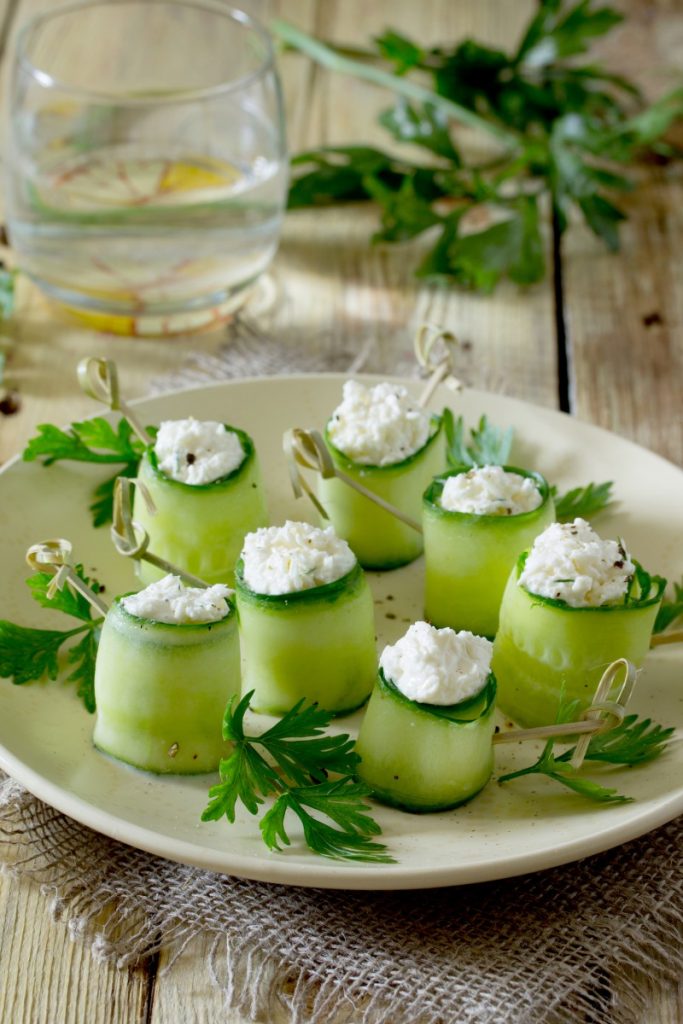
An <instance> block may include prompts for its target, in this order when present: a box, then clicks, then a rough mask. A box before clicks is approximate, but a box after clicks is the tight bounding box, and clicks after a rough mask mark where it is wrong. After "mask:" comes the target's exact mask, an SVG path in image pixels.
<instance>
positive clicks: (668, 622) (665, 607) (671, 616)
mask: <svg viewBox="0 0 683 1024" xmlns="http://www.w3.org/2000/svg"><path fill="white" fill-rule="evenodd" d="M682 615H683V579H681V582H680V583H674V584H673V597H671V598H669V597H667V596H666V595H665V596H664V600H663V601H662V605H661V608H660V609H659V611H658V613H657V618H656V619H655V624H654V628H653V630H652V632H653V633H663V632H664V630H665V629H668V628H669V626H673V624H674V622H676V620H677V619H680V617H681V616H682Z"/></svg>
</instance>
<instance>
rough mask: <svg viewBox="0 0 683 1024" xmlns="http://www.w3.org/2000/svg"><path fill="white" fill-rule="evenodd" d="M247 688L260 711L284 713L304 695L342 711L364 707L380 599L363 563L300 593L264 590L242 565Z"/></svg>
mask: <svg viewBox="0 0 683 1024" xmlns="http://www.w3.org/2000/svg"><path fill="white" fill-rule="evenodd" d="M236 596H237V609H238V613H239V618H240V634H241V642H242V651H243V655H244V669H243V692H244V693H247V692H249V690H253V691H254V696H253V697H252V701H251V706H252V708H253V710H254V711H259V712H262V713H265V714H271V715H281V714H284V713H285V712H287V711H289V709H290V708H291V707H292V706H293V705H294V704H296V702H297V701H299V700H302V699H304V700H306V701H310V702H317V703H318V704H319V705H320V706H321V707H323V708H325V710H327V711H330V712H332V713H333V714H336V715H343V714H348V713H350V712H351V711H355V710H356V708H358V707H360V706H361V705H362V704H364V703H365V701H366V700H367V698H368V695H369V694H370V691H371V690H372V687H373V683H374V680H375V674H376V672H377V653H376V648H375V628H374V614H373V603H372V595H371V593H370V588H369V586H368V583H367V580H366V579H365V576H364V574H363V571H362V569H361V568H360V566H358V565H357V566H356V567H355V568H354V569H353V570H352V571H351V573H349V574H348V576H346V577H344V578H343V580H338V581H335V583H331V584H327V585H326V586H322V587H316V588H314V589H312V590H310V591H301V592H299V593H297V594H292V595H288V594H283V595H274V596H270V595H258V594H255V593H254V592H253V591H251V590H249V588H248V587H246V585H245V584H244V582H243V580H242V579H241V577H240V571H239V569H238V573H237V591H236Z"/></svg>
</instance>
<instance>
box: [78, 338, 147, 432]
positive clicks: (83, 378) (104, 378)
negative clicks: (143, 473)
mask: <svg viewBox="0 0 683 1024" xmlns="http://www.w3.org/2000/svg"><path fill="white" fill-rule="evenodd" d="M76 372H77V374H78V383H79V384H80V386H81V390H82V391H84V392H85V394H86V395H89V396H90V398H94V399H95V401H96V402H101V403H102V404H103V405H106V406H108V408H110V409H111V410H112V411H113V412H120V413H122V415H123V416H124V417H125V419H126V420H128V422H129V424H130V425H131V427H132V429H133V431H134V432H135V434H136V435H137V437H138V438H139V439H140V441H142V443H143V444H144V445H145V447H147V446H148V445H150V444H152V443H153V438H152V437H150V435H149V434H148V433H147V431H146V430H145V428H144V427H143V425H142V424H141V423H140V421H139V420H138V418H137V416H136V415H135V413H134V412H133V410H132V409H131V408H130V406H129V405H128V403H127V402H125V401H124V400H123V399H122V398H121V394H120V391H119V374H118V370H117V368H116V363H115V362H114V361H113V360H112V359H98V358H97V357H96V356H86V358H85V359H81V361H80V363H79V364H78V369H77V371H76Z"/></svg>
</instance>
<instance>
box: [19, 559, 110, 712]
mask: <svg viewBox="0 0 683 1024" xmlns="http://www.w3.org/2000/svg"><path fill="white" fill-rule="evenodd" d="M74 569H75V572H76V573H77V574H78V575H79V576H80V578H81V579H82V580H83V581H84V582H85V583H87V584H89V585H90V586H91V587H92V589H93V590H94V591H95V593H98V592H99V590H100V589H101V587H100V584H99V583H98V582H97V580H91V579H89V578H88V576H86V575H85V573H84V571H83V566H82V565H77V566H75V567H74ZM52 580H53V577H52V576H51V575H50V574H49V573H44V572H37V573H34V575H33V576H30V577H29V578H28V580H27V581H26V582H27V584H28V586H29V587H30V589H31V594H32V596H33V598H34V600H36V601H37V602H38V604H39V605H41V606H42V607H43V608H51V609H53V610H54V611H60V612H63V613H64V614H65V615H69V616H71V617H72V618H75V619H78V620H79V621H80V623H81V625H79V626H76V627H74V628H72V629H64V630H56V629H30V628H28V627H26V626H19V625H17V624H16V623H13V622H8V621H6V620H5V619H0V676H2V677H3V678H11V679H12V681H13V682H14V683H15V684H17V685H21V684H23V683H30V682H33V681H35V680H38V679H43V678H44V677H45V676H47V678H48V679H56V678H57V675H58V672H59V660H58V659H59V653H60V651H61V650H62V648H63V646H64V644H66V642H67V640H71V639H72V638H73V637H77V636H80V637H81V639H80V640H79V641H78V643H76V644H73V645H72V646H70V647H69V648H68V649H67V651H66V659H67V663H68V664H69V665H73V671H72V672H71V674H70V675H69V676H67V682H71V683H75V684H76V692H77V694H78V696H79V697H80V699H81V700H82V701H83V704H84V705H85V707H86V709H87V710H88V711H89V712H90V713H92V712H94V711H95V659H96V657H97V644H98V641H99V636H100V627H101V624H102V621H103V620H102V619H101V618H99V617H98V618H96V619H93V617H92V609H91V607H90V605H89V604H88V602H87V601H86V599H85V598H84V597H83V596H82V595H81V594H76V593H74V592H73V591H72V590H71V589H70V588H69V587H64V588H63V590H58V591H57V592H56V593H55V595H54V597H48V594H47V590H48V587H49V586H50V583H51V582H52Z"/></svg>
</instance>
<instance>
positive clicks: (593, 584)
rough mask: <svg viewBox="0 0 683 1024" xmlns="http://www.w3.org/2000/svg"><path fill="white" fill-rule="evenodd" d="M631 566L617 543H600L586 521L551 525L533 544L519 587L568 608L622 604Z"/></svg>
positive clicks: (599, 538)
mask: <svg viewBox="0 0 683 1024" xmlns="http://www.w3.org/2000/svg"><path fill="white" fill-rule="evenodd" d="M634 571H635V566H634V564H633V562H632V561H631V559H630V557H629V555H628V552H627V551H626V550H625V549H624V547H623V545H622V544H621V542H620V541H616V540H602V538H601V537H599V536H598V534H597V533H595V531H594V530H593V529H591V527H590V526H589V524H588V523H587V522H586V521H585V519H575V520H574V522H573V523H553V524H552V525H551V526H549V527H548V529H547V530H544V532H543V533H542V534H540V536H538V537H537V538H536V540H535V541H534V544H533V547H532V548H531V551H530V552H529V554H528V556H527V560H526V564H525V566H524V571H523V572H522V573H521V575H520V577H519V580H518V584H519V586H522V587H526V589H527V590H528V591H529V592H530V593H531V594H538V595H539V596H540V597H553V598H556V599H558V600H561V601H564V602H566V604H568V605H571V606H572V608H598V607H600V605H603V604H613V603H614V602H616V601H620V600H621V599H623V597H624V595H625V594H626V591H627V588H628V581H629V578H630V577H631V576H632V575H633V573H634Z"/></svg>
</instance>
